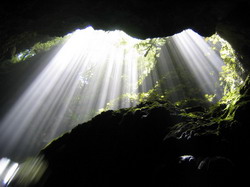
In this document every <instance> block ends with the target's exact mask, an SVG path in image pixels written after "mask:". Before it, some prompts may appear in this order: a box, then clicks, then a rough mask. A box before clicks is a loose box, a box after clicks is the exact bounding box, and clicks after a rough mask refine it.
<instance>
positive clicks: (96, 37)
mask: <svg viewBox="0 0 250 187" xmlns="http://www.w3.org/2000/svg"><path fill="white" fill-rule="evenodd" d="M37 57H39V58H37ZM10 63H13V65H12V67H14V66H18V67H22V68H21V69H22V71H23V75H24V76H28V73H27V72H26V71H25V68H26V67H28V66H34V64H35V63H36V65H37V66H39V67H40V69H36V71H34V72H35V75H34V74H33V76H31V77H32V79H30V78H27V79H26V80H28V83H29V84H28V86H27V87H26V89H24V90H23V92H22V93H21V94H20V95H19V96H18V97H17V99H16V102H15V103H14V104H13V106H11V108H10V110H8V111H7V113H6V114H5V116H4V117H3V119H2V121H1V126H0V144H1V145H0V147H1V151H0V156H1V157H9V158H12V159H14V160H17V161H19V160H22V159H24V158H25V157H27V156H32V155H34V154H36V153H37V152H38V151H39V150H40V149H41V148H42V147H43V146H45V145H46V144H47V143H48V142H50V141H51V140H53V139H54V138H56V137H58V136H59V135H61V134H62V133H64V132H66V131H69V130H71V129H72V128H74V127H75V126H76V125H77V124H79V123H83V122H85V121H88V120H90V119H91V118H92V117H94V116H95V115H97V114H99V113H100V112H102V111H105V110H110V109H112V110H114V109H120V108H128V107H134V106H136V105H137V104H139V103H141V102H154V101H157V102H171V103H172V104H173V105H175V106H178V107H182V108H185V107H188V106H190V105H193V106H194V105H199V104H202V105H204V106H205V105H206V106H210V105H211V103H216V102H224V103H227V102H230V101H231V100H232V99H233V98H232V94H234V95H235V94H239V90H237V88H238V87H239V85H240V84H242V82H243V81H242V78H241V73H242V72H243V69H242V67H241V66H240V63H239V62H238V60H237V58H236V55H235V54H234V51H233V49H232V48H231V46H230V45H229V44H228V43H227V42H226V41H225V40H223V39H222V38H220V37H219V35H217V34H215V35H213V36H211V37H208V38H204V37H201V36H199V35H198V34H197V33H195V32H194V31H192V30H190V29H188V30H185V31H183V32H181V33H178V34H176V35H174V36H171V37H164V38H151V39H146V40H140V39H136V38H132V37H130V36H128V35H127V34H126V33H124V32H122V31H109V32H105V31H102V30H94V29H93V28H92V27H88V28H86V29H82V30H81V29H79V30H77V31H75V32H73V33H71V34H68V35H67V36H65V37H63V38H55V39H54V40H50V41H48V42H45V43H37V44H36V45H34V46H33V47H32V48H31V49H26V50H24V51H23V52H20V53H18V54H16V55H15V56H13V58H12V59H11V61H10ZM32 70H33V69H32ZM17 79H18V78H17ZM15 86H17V85H15ZM18 86H19V85H18ZM10 137H11V139H10Z"/></svg>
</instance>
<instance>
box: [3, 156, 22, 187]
mask: <svg viewBox="0 0 250 187" xmlns="http://www.w3.org/2000/svg"><path fill="white" fill-rule="evenodd" d="M18 169H19V164H18V163H16V162H13V161H11V160H10V159H8V158H1V159H0V187H4V186H8V184H9V183H10V182H11V181H12V179H13V177H14V176H15V175H16V173H17V171H18Z"/></svg>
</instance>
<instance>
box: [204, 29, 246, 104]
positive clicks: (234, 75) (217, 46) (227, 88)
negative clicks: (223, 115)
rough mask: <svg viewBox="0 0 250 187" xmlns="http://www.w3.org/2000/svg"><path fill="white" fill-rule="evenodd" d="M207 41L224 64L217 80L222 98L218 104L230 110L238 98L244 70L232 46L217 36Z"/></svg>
mask: <svg viewBox="0 0 250 187" xmlns="http://www.w3.org/2000/svg"><path fill="white" fill-rule="evenodd" d="M207 41H208V42H210V45H211V47H212V49H214V50H217V51H219V54H220V57H221V59H222V60H223V61H224V63H225V65H224V66H222V71H221V72H220V78H219V81H220V86H221V87H222V88H223V97H222V98H221V99H220V101H219V102H220V103H221V104H227V108H230V106H232V105H234V104H235V103H236V102H237V100H238V99H239V98H240V85H242V83H243V80H242V78H241V75H242V74H243V72H244V69H243V68H242V66H241V63H240V62H239V60H238V59H237V55H236V53H235V51H234V50H233V48H232V46H231V45H230V44H229V43H228V42H227V41H225V40H223V39H222V38H221V37H220V36H219V35H218V34H214V35H213V36H211V37H209V38H207Z"/></svg>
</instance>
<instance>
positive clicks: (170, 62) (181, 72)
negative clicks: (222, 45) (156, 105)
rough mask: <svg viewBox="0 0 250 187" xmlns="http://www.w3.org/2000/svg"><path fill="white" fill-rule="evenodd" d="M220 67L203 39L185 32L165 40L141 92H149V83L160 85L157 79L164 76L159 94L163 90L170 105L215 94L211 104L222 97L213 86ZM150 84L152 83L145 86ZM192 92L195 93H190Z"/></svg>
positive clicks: (220, 91)
mask: <svg viewBox="0 0 250 187" xmlns="http://www.w3.org/2000/svg"><path fill="white" fill-rule="evenodd" d="M166 62H167V63H166ZM223 65H224V62H223V61H222V59H221V58H220V56H219V55H218V54H217V53H216V52H215V51H213V50H212V49H211V47H210V46H209V45H208V43H207V42H205V40H204V38H202V37H201V36H199V35H198V34H197V33H195V32H193V31H192V30H189V29H188V30H185V31H183V32H181V33H179V34H176V35H174V36H172V37H169V38H167V40H166V44H165V45H164V46H162V48H161V53H160V57H159V58H158V60H157V64H156V68H155V69H154V70H153V71H152V72H151V77H148V79H147V81H145V82H144V89H143V90H144V91H147V90H149V89H151V85H152V84H154V83H156V82H159V77H165V78H164V79H162V80H161V84H160V88H158V90H159V91H158V92H161V93H162V94H164V91H165V92H166V91H168V97H169V99H170V100H171V101H173V102H175V101H179V100H181V99H187V98H192V97H203V96H204V95H205V94H213V95H215V98H214V101H218V100H219V99H220V98H221V96H222V89H221V87H219V86H218V85H216V84H215V83H217V84H218V83H219V73H220V72H221V71H222V69H221V67H222V66H223ZM149 82H151V84H150V85H149V86H148V83H149ZM171 90H173V91H172V92H171ZM192 90H196V91H194V92H191V93H189V92H190V91H192ZM197 90H199V91H197ZM193 94H195V95H193Z"/></svg>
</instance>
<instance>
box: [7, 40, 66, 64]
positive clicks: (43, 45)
mask: <svg viewBox="0 0 250 187" xmlns="http://www.w3.org/2000/svg"><path fill="white" fill-rule="evenodd" d="M67 37H68V36H65V37H55V38H54V39H52V40H49V41H47V42H38V43H36V44H35V45H34V46H33V47H32V48H31V49H26V50H24V51H22V52H20V53H18V54H15V55H14V56H13V57H12V58H11V62H12V63H18V62H23V61H25V60H27V59H29V58H31V57H33V56H35V55H37V54H40V53H42V52H46V51H49V50H50V49H51V48H53V47H55V46H58V45H59V44H62V43H63V42H64V41H65V40H66V39H67Z"/></svg>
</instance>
